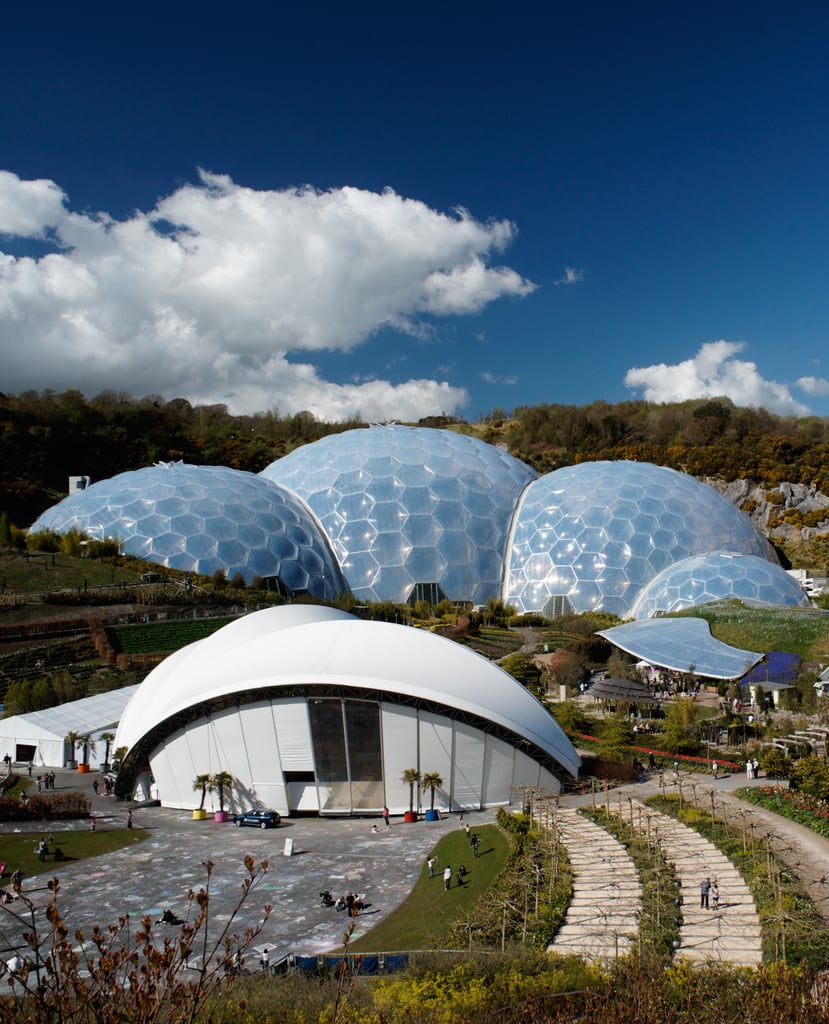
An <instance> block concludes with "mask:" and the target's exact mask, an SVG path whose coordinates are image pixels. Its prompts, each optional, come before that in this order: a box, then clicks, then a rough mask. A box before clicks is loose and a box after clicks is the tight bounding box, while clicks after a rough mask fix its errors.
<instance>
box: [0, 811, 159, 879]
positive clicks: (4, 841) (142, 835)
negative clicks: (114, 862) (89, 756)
mask: <svg viewBox="0 0 829 1024" xmlns="http://www.w3.org/2000/svg"><path fill="white" fill-rule="evenodd" d="M22 824H24V825H25V826H26V827H30V828H32V829H33V831H31V832H25V833H17V834H15V835H3V836H0V861H4V862H5V864H6V870H5V873H4V875H3V878H2V882H1V883H0V884H2V885H3V886H4V887H5V886H10V885H11V874H12V872H13V871H14V870H15V869H16V868H20V870H21V871H22V872H23V877H24V878H28V877H29V876H30V875H42V874H48V875H50V876H51V875H54V874H55V873H56V872H58V871H60V866H61V862H60V861H58V862H56V861H55V858H54V857H53V856H52V854H53V852H54V849H55V847H56V846H59V847H60V848H61V850H62V851H63V853H64V856H65V858H66V861H69V862H70V863H71V862H72V861H77V860H86V859H87V858H88V857H100V856H102V855H103V854H107V853H113V852H114V851H115V850H121V849H123V848H124V847H125V846H134V845H135V844H136V843H140V842H142V841H143V840H144V839H148V838H149V836H150V833H149V832H146V831H145V830H144V829H140V828H134V829H131V830H130V829H126V828H114V829H106V830H102V831H100V832H90V831H89V830H88V828H87V827H83V828H81V829H79V830H78V831H72V832H54V833H53V832H52V830H51V827H50V826H49V822H31V823H29V822H26V823H22ZM38 826H40V827H38ZM52 835H54V842H52V841H51V839H50V836H52ZM42 838H45V839H46V842H47V845H48V847H49V856H48V857H47V858H46V860H45V861H43V862H41V861H39V860H38V859H37V853H36V852H35V847H36V846H37V844H38V842H39V841H40V840H41V839H42ZM66 861H63V863H66ZM24 892H25V887H24Z"/></svg>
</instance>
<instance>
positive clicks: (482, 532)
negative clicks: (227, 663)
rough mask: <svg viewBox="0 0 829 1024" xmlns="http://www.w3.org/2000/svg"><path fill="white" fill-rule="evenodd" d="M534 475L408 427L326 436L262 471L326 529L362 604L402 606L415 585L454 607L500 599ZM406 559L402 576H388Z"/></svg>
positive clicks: (455, 439)
mask: <svg viewBox="0 0 829 1024" xmlns="http://www.w3.org/2000/svg"><path fill="white" fill-rule="evenodd" d="M536 475H537V474H536V473H535V471H534V470H533V469H531V468H530V467H529V466H527V465H525V464H524V463H522V462H520V461H519V460H518V459H515V458H513V457H512V456H511V455H508V454H507V453H506V452H503V451H501V450H500V449H498V448H495V447H493V446H492V445H488V444H486V443H484V442H483V441H479V440H478V439H477V438H473V437H469V436H467V435H464V434H456V433H455V432H454V431H451V430H433V429H430V428H424V427H403V426H388V427H370V428H368V429H362V430H348V431H345V432H344V433H342V434H337V435H332V436H330V437H324V438H322V439H321V440H320V441H316V442H315V443H314V444H309V445H305V446H304V447H302V448H298V449H296V450H295V451H293V452H291V454H290V455H286V456H285V457H284V458H282V459H279V460H278V461H276V462H273V463H271V465H270V466H268V467H267V469H265V470H263V471H262V476H264V477H266V478H267V479H269V480H273V481H275V482H276V483H278V484H281V485H282V486H283V487H286V488H288V489H289V490H291V491H293V492H295V493H296V494H297V495H299V497H300V498H302V500H303V501H304V502H306V504H307V505H308V506H309V507H310V509H311V510H312V511H313V512H314V514H315V515H316V517H317V519H318V520H319V521H320V522H321V523H322V524H323V525H324V528H325V529H326V531H327V532H328V536H329V539H330V541H331V544H332V546H333V548H334V550H335V551H336V552H337V553H338V554H339V556H340V564H341V565H342V567H343V572H344V574H345V577H346V580H347V581H348V584H349V586H350V587H351V589H352V591H353V592H354V594H355V596H356V597H357V598H358V599H359V600H362V601H396V602H403V601H406V600H407V599H408V597H409V594H410V593H411V591H412V588H413V586H414V585H415V584H417V583H437V584H438V585H439V586H440V587H441V589H442V590H443V592H444V593H445V594H446V596H447V597H449V598H450V599H451V600H453V601H473V602H475V603H484V602H485V601H486V600H487V598H490V597H500V595H501V578H502V574H503V559H504V551H505V549H506V544H507V536H508V533H509V528H510V522H511V519H512V515H513V510H514V509H515V506H516V503H517V501H518V498H519V497H520V495H521V493H522V492H523V490H524V488H525V487H526V486H527V485H528V484H529V483H530V482H531V481H532V480H534V479H535V478H536ZM483 521H486V523H487V524H489V525H488V528H487V529H482V528H481V523H482V522H483ZM395 532H396V533H397V534H398V536H399V538H400V540H399V543H398V544H393V543H392V542H391V538H390V535H391V534H392V533H395ZM470 534H472V535H473V536H474V542H473V543H460V539H459V538H460V535H466V536H469V535H470ZM444 540H445V543H444ZM403 551H405V552H406V557H405V561H404V562H403V563H402V568H403V570H404V571H403V572H400V571H395V572H385V571H384V570H385V569H391V568H395V569H396V568H398V567H400V565H401V562H400V555H401V552H403Z"/></svg>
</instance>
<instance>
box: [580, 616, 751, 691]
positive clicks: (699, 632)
mask: <svg viewBox="0 0 829 1024" xmlns="http://www.w3.org/2000/svg"><path fill="white" fill-rule="evenodd" d="M598 636H603V637H604V638H605V640H609V641H610V643H612V644H614V645H615V646H616V647H619V648H621V650H623V651H626V652H627V653H628V654H631V655H633V657H634V658H639V659H641V660H642V661H649V662H650V663H651V664H652V665H659V666H660V667H661V668H667V669H671V670H672V671H674V672H694V673H696V675H698V676H707V677H708V678H709V679H740V678H741V677H742V676H744V675H745V674H746V672H748V670H749V669H750V668H752V667H753V666H754V665H756V664H757V662H758V661H761V660H762V658H763V655H762V654H758V653H757V652H756V651H743V650H740V648H739V647H729V646H728V644H724V643H721V642H720V641H719V640H715V639H714V637H713V636H711V630H710V628H709V626H708V623H707V622H706V621H705V619H697V618H694V617H693V616H692V615H683V616H680V617H679V618H675V619H640V620H639V621H638V622H625V623H623V624H622V625H621V626H614V627H613V628H612V629H602V630H600V631H599V632H598Z"/></svg>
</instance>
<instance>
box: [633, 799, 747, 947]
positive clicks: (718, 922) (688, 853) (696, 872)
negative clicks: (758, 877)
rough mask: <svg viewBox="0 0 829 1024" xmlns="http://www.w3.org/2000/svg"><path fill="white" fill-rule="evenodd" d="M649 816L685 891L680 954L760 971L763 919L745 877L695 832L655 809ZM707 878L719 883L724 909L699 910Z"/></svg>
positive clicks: (683, 893) (683, 894)
mask: <svg viewBox="0 0 829 1024" xmlns="http://www.w3.org/2000/svg"><path fill="white" fill-rule="evenodd" d="M647 813H648V814H650V816H651V828H653V829H655V830H656V833H657V835H658V836H659V839H660V841H661V843H662V849H663V851H664V853H665V856H666V857H667V859H668V860H669V861H671V862H672V863H673V865H674V868H675V870H676V874H677V878H678V880H679V884H680V888H681V893H682V921H683V923H682V927H681V928H680V933H679V939H680V945H679V949H678V950H677V956H679V957H683V958H685V959H686V960H692V961H695V962H704V961H705V962H707V961H711V960H720V961H728V962H729V963H733V964H739V965H742V966H746V967H756V966H757V965H758V964H759V963H760V962H761V960H762V943H761V934H760V917H759V915H758V913H757V907H756V906H755V903H754V897H753V896H752V895H751V892H750V891H749V888H748V886H747V885H746V883H745V881H744V879H743V877H742V875H741V874H740V873H739V871H738V870H737V869H736V868H735V867H734V865H733V864H732V863H731V861H730V860H729V859H728V858H727V857H726V856H724V854H722V853H720V851H719V850H718V849H717V847H716V846H714V845H713V843H710V842H709V841H708V840H707V839H705V838H703V836H701V835H700V834H699V833H698V832H695V831H694V830H693V829H692V828H688V827H687V826H686V825H683V824H681V823H680V822H678V821H676V820H675V819H674V818H671V817H670V816H669V815H666V814H660V813H659V812H656V811H653V810H651V809H650V808H649V809H648V812H647ZM706 877H708V878H710V879H711V881H712V882H714V881H715V880H716V881H717V882H718V884H719V887H720V905H719V910H713V909H709V910H703V909H701V908H700V894H699V885H700V882H701V881H702V879H703V878H706Z"/></svg>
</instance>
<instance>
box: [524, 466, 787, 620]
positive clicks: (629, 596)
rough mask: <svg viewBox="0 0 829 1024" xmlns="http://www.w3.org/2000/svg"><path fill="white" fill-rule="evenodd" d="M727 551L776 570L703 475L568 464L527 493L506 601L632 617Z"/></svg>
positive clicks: (742, 519)
mask: <svg viewBox="0 0 829 1024" xmlns="http://www.w3.org/2000/svg"><path fill="white" fill-rule="evenodd" d="M719 549H723V550H726V551H733V552H736V553H739V554H746V555H754V556H755V557H756V558H757V559H758V561H765V562H767V563H772V564H775V565H776V559H775V556H774V553H773V550H772V548H771V546H770V545H769V544H768V542H767V541H766V540H765V538H764V537H763V536H762V535H761V534H760V533H759V532H758V531H757V530H756V529H755V527H754V526H753V524H752V523H751V521H750V520H749V519H748V518H747V517H746V516H745V515H743V513H742V512H740V511H739V509H737V508H735V507H734V505H732V504H731V502H730V501H728V500H727V499H726V498H724V497H723V496H722V495H721V494H719V493H718V492H717V491H715V490H714V489H713V488H712V487H708V486H707V485H706V484H703V483H700V482H699V481H698V480H696V479H694V477H691V476H686V475H685V474H683V473H677V472H676V471H675V470H672V469H666V468H665V467H663V466H654V465H650V464H648V463H640V462H587V463H582V464H581V465H578V466H568V467H566V468H564V469H558V470H556V471H555V472H553V473H548V474H547V475H546V476H543V477H541V478H540V479H538V480H536V481H535V482H534V483H532V484H531V485H530V486H529V487H528V488H527V490H526V492H525V493H524V497H523V498H522V501H521V504H520V506H519V509H518V511H517V513H516V518H515V524H514V527H513V534H512V542H511V545H510V549H509V552H508V553H507V571H506V582H505V587H504V590H505V594H504V596H505V599H506V601H507V602H508V603H509V604H512V605H515V607H516V608H517V609H518V610H519V611H521V612H529V611H540V610H542V609H543V608H544V607H545V606H549V599H550V598H567V600H568V601H569V602H570V604H571V605H572V607H573V608H574V609H575V610H576V611H592V610H599V609H601V610H603V611H609V612H613V613H615V614H616V615H619V616H620V617H622V618H626V617H627V616H629V615H630V613H631V608H632V607H633V604H634V602H635V601H636V599H637V597H638V596H639V594H640V592H641V591H642V588H643V587H645V586H646V585H647V584H648V583H649V582H650V581H651V580H652V579H653V578H654V577H655V576H657V575H658V574H659V573H660V572H662V570H664V569H668V568H669V567H670V566H671V565H672V564H673V563H674V562H676V561H677V559H678V558H685V557H688V556H690V555H695V554H705V553H708V552H712V551H716V550H719ZM545 552H548V553H550V555H551V556H552V557H553V560H554V565H547V564H545V562H544V559H543V555H544V553H545ZM568 568H569V569H570V570H571V573H572V579H568V578H567V577H566V576H565V575H564V573H563V570H565V569H568Z"/></svg>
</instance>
